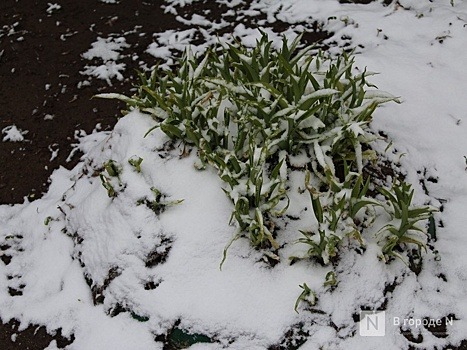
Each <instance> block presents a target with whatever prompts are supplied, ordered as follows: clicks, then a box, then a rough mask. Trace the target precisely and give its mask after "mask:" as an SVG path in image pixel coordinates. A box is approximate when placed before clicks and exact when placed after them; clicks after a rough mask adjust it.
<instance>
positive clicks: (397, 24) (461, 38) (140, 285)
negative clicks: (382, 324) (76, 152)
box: [0, 0, 467, 350]
mask: <svg viewBox="0 0 467 350" xmlns="http://www.w3.org/2000/svg"><path fill="white" fill-rule="evenodd" d="M217 1H219V2H223V3H229V2H227V1H220V0H217ZM191 2H193V1H183V0H180V1H174V0H172V1H166V3H167V11H171V12H172V13H173V12H174V11H175V12H176V11H177V10H179V9H180V6H182V5H184V3H191ZM238 3H240V1H232V2H230V5H231V6H232V7H233V8H234V7H235V6H236V4H238ZM249 11H250V12H249V13H250V15H251V16H254V15H255V14H257V13H264V14H266V18H267V20H266V21H265V22H264V23H263V26H264V27H265V28H267V27H268V24H270V23H273V22H274V21H275V19H279V20H282V21H284V22H289V23H291V24H293V23H307V22H311V21H315V20H318V21H319V22H321V23H322V25H323V29H325V30H328V31H329V32H332V33H334V34H333V36H332V37H331V38H330V39H328V40H327V41H326V43H328V44H329V45H330V51H331V52H333V53H339V52H340V50H341V46H342V45H343V44H344V43H346V42H349V41H350V42H351V45H352V47H355V54H356V65H357V66H358V67H359V68H360V69H363V68H364V67H367V68H368V70H371V71H375V72H379V73H380V74H379V75H377V76H373V77H372V78H371V82H373V83H375V84H376V85H377V86H378V87H379V88H380V89H382V90H385V91H389V92H391V93H392V94H394V95H397V96H400V98H401V100H402V104H395V103H393V104H387V105H384V106H383V107H381V108H379V109H378V110H377V111H376V113H375V116H374V122H373V123H372V128H373V129H374V130H375V131H383V132H384V133H385V134H387V135H388V137H389V139H391V140H392V141H393V145H392V149H391V150H389V151H388V155H387V156H388V158H390V159H391V160H392V161H394V162H396V163H400V168H401V171H402V172H403V173H404V174H405V175H406V176H407V180H408V181H409V182H410V183H412V184H413V186H414V188H415V189H416V202H417V203H420V204H421V203H430V204H433V205H436V206H438V207H440V206H441V207H442V211H441V212H439V213H437V214H436V215H435V217H436V221H437V223H438V227H437V232H436V234H437V241H436V242H435V243H434V248H435V249H436V250H437V251H438V254H435V253H434V250H433V249H429V250H428V253H427V254H426V255H425V256H424V260H423V268H422V271H421V273H420V274H419V275H418V276H417V275H415V274H414V273H413V272H411V271H410V270H409V268H408V267H406V266H405V265H404V264H403V263H402V262H400V261H393V262H392V263H391V264H384V263H382V262H381V261H379V260H378V258H377V255H378V253H379V250H378V249H380V248H379V247H378V246H377V245H371V244H370V245H369V246H368V247H367V250H366V251H365V253H364V254H363V255H357V254H355V252H353V251H349V252H347V253H345V254H343V255H342V256H341V261H340V262H339V265H338V267H337V270H336V273H337V278H338V280H339V284H338V286H337V288H336V289H335V290H333V291H330V290H328V289H327V288H324V287H323V280H324V276H325V275H326V273H327V272H328V271H329V268H325V267H321V266H318V265H316V264H314V263H312V262H304V261H302V262H299V263H296V264H294V265H292V266H290V265H289V263H288V256H290V255H291V254H292V253H293V251H294V249H295V246H294V245H293V244H286V248H284V249H283V250H281V252H280V254H281V262H280V263H279V264H278V265H276V266H275V267H274V268H270V267H269V265H267V264H265V263H264V262H262V254H261V252H259V251H256V250H254V249H253V248H251V247H250V245H249V243H248V242H247V241H246V240H238V241H236V242H235V243H234V244H233V245H232V247H231V249H230V250H229V253H228V257H227V260H226V262H225V264H224V266H223V269H222V271H221V270H220V269H219V263H220V261H221V259H222V251H223V249H224V247H225V245H226V244H227V243H228V242H229V241H230V239H231V238H232V236H233V235H234V233H235V227H233V226H229V225H228V222H229V217H230V214H231V211H232V204H231V202H230V201H229V199H228V198H227V196H225V194H224V193H223V191H222V189H221V188H222V183H221V180H219V178H218V176H217V175H216V174H215V172H214V171H213V170H212V169H209V168H208V169H207V170H205V171H197V170H196V169H195V168H194V167H193V163H194V162H195V159H196V157H195V155H194V154H192V155H190V156H187V157H180V156H179V152H180V150H178V149H175V150H167V149H164V144H165V142H166V141H167V137H166V136H165V135H164V134H163V133H162V132H160V131H155V132H153V133H151V134H149V135H148V136H147V137H146V138H143V135H144V134H145V133H146V131H147V130H148V129H149V128H150V127H151V126H152V125H153V121H152V120H151V118H149V117H148V116H146V115H143V114H140V113H138V112H132V113H130V114H128V115H126V116H125V117H123V118H121V119H120V121H119V122H118V123H117V125H116V127H115V129H114V130H113V131H112V132H95V133H93V134H91V135H87V136H84V137H82V138H81V139H80V145H79V147H80V148H81V150H82V151H83V152H84V156H83V158H82V161H81V163H80V164H78V165H77V166H76V167H75V168H74V169H73V170H71V171H68V170H65V169H63V168H61V169H59V170H57V171H55V172H54V174H53V175H52V178H51V180H52V181H51V185H50V189H49V191H48V193H47V194H45V195H44V196H43V197H42V198H41V199H38V200H36V201H34V202H28V201H25V203H24V204H21V205H15V206H1V207H0V246H1V247H2V249H1V251H0V254H2V255H3V257H4V259H3V261H4V262H5V261H7V262H8V264H4V263H0V317H1V318H2V319H3V320H4V321H8V320H9V319H11V318H16V319H18V320H20V321H21V323H22V325H23V326H24V327H26V326H27V325H28V324H29V323H34V324H44V325H46V326H47V327H48V329H50V330H53V329H57V328H62V334H64V335H67V336H70V335H71V334H74V336H75V341H74V342H73V343H72V344H71V345H69V346H68V347H67V349H77V350H85V349H162V347H163V345H162V342H160V341H155V337H156V336H157V335H160V334H166V333H167V332H168V331H169V330H170V329H172V328H173V327H174V326H176V327H177V328H178V329H183V330H185V331H188V332H191V333H198V334H204V335H206V336H208V337H210V338H211V339H212V340H213V343H211V344H207V343H203V344H196V345H193V346H192V347H191V349H219V348H225V349H267V348H268V347H270V346H272V345H275V344H279V343H281V342H282V341H283V339H284V337H285V334H286V333H287V332H288V331H289V330H295V331H296V332H298V330H299V329H301V331H302V332H303V333H305V334H307V335H308V338H307V340H306V341H305V342H304V344H303V345H302V346H301V347H300V349H320V348H323V349H407V348H408V345H409V344H411V343H410V342H409V341H408V340H407V339H406V338H405V337H404V336H403V335H402V334H401V331H400V326H398V325H395V323H397V320H399V321H400V322H401V325H403V324H404V320H406V322H405V327H403V328H404V330H408V329H410V330H411V332H412V334H413V335H414V337H415V338H417V336H418V335H421V336H422V337H423V342H422V344H420V345H417V344H412V345H415V346H420V348H423V349H434V348H435V347H437V348H441V347H442V346H445V345H447V344H452V345H458V344H459V343H460V342H461V341H462V340H464V339H466V338H467V257H466V255H465V251H466V249H467V235H466V229H465V228H466V227H467V216H466V215H465V210H466V209H467V168H466V167H467V164H466V159H465V158H464V156H466V155H467V137H466V135H467V100H466V91H467V70H466V68H465V67H467V2H466V1H461V0H454V1H453V2H451V3H450V1H448V0H432V1H428V0H400V1H398V2H396V3H394V4H392V5H390V6H383V5H382V3H379V2H375V3H372V4H368V5H357V4H339V3H338V2H337V0H335V1H334V0H313V1H311V0H284V1H279V0H269V1H256V2H253V4H252V5H251V9H250V10H249ZM255 11H256V12H255ZM180 20H181V21H185V22H186V21H192V22H191V23H192V24H193V30H192V31H189V32H186V31H185V32H180V33H177V32H170V33H154V37H155V43H154V44H153V45H151V46H150V47H149V48H148V52H150V53H152V54H153V55H154V56H157V57H163V58H167V59H170V57H169V55H170V54H171V53H173V51H174V50H180V49H181V48H183V47H185V46H186V45H188V44H190V42H191V41H192V40H194V38H195V37H196V35H195V31H200V32H201V33H202V34H203V35H204V38H205V44H202V45H198V46H197V48H198V49H199V50H203V49H204V48H205V46H206V43H209V42H214V41H215V40H217V39H216V38H215V37H213V36H212V35H213V34H212V32H210V31H209V30H207V29H203V28H211V27H212V24H211V25H210V24H209V23H206V22H205V21H204V20H203V18H202V16H201V14H200V15H199V16H193V17H192V18H191V19H186V18H181V19H180ZM300 29H303V27H301V25H300V26H298V27H294V26H292V25H291V29H290V30H288V31H287V33H286V34H287V35H288V36H290V37H293V36H294V30H296V31H299V30H300ZM266 32H268V33H269V35H270V36H271V38H277V39H279V36H277V35H275V34H274V33H273V31H272V30H270V29H266ZM235 34H236V35H237V36H239V37H241V38H242V40H243V41H244V42H245V43H246V44H247V45H252V44H253V43H254V38H255V37H259V35H260V33H259V31H257V30H256V28H247V27H246V26H245V25H243V24H242V25H238V26H237V27H235ZM348 38H351V39H350V40H349V39H348ZM224 39H225V40H227V39H228V38H227V36H225V37H224ZM221 40H222V39H221ZM121 50H125V51H129V50H131V48H129V47H128V45H127V44H126V43H125V40H124V39H123V38H122V39H109V38H108V39H99V40H98V41H97V42H96V44H95V45H93V46H92V47H91V48H90V49H89V51H87V52H85V53H83V57H85V58H88V59H92V58H96V57H100V58H101V59H102V60H103V64H104V66H103V67H107V66H109V64H116V65H118V64H117V63H116V61H117V60H118V58H119V55H120V51H121ZM109 67H110V66H109ZM94 68H95V69H94ZM94 68H93V70H92V72H91V71H89V72H90V74H92V75H95V76H98V77H101V78H104V79H108V81H109V82H110V80H111V79H112V78H113V77H112V76H111V75H107V76H105V74H101V73H102V72H103V71H104V70H99V71H98V70H97V67H94ZM89 69H91V67H89ZM121 69H124V67H121ZM114 73H115V76H116V77H117V78H118V76H119V75H118V74H125V73H121V72H120V70H119V69H118V70H117V71H115V72H114ZM13 131H14V130H13V127H12V128H11V129H9V130H4V131H3V133H4V134H6V136H5V138H9V139H10V140H12V141H13V139H14V138H15V140H17V141H20V140H19V138H18V137H19V136H21V137H23V136H22V135H23V134H24V132H21V131H19V130H18V132H17V133H16V134H17V136H18V137H16V136H15V137H13V136H14V135H13V134H12V132H13ZM16 134H15V135H16ZM5 138H4V140H5ZM375 147H376V148H378V147H379V148H380V151H383V150H384V148H385V147H386V145H385V144H384V145H383V144H382V143H381V145H379V144H376V146H375ZM134 156H137V157H141V158H142V159H143V162H142V163H141V172H137V171H135V168H134V167H133V166H132V165H130V164H129V163H128V159H129V158H131V157H134ZM109 159H113V160H114V161H115V162H117V163H118V164H120V165H121V166H122V172H121V176H120V182H121V186H122V187H123V186H124V187H125V190H124V191H122V192H121V193H120V195H119V196H118V197H116V198H114V199H112V198H109V196H108V195H107V192H106V190H105V188H104V187H103V186H102V184H101V179H100V178H99V177H98V176H96V173H98V172H100V171H101V170H102V165H103V164H104V163H105V162H106V161H108V160H109ZM152 187H155V188H157V189H159V190H160V191H161V192H162V193H164V194H166V195H167V200H179V199H183V202H182V203H180V204H177V205H174V206H170V207H168V208H167V209H166V210H165V211H164V212H162V213H160V214H158V215H155V213H154V212H153V211H152V210H151V209H150V208H148V206H146V205H144V204H139V205H138V203H139V202H140V200H143V201H144V200H148V201H151V200H153V199H154V193H153V191H151V188H152ZM424 188H425V189H426V190H424ZM291 192H293V193H294V194H293V198H292V199H293V200H294V201H295V203H299V204H296V205H295V210H298V209H297V208H303V207H306V206H308V207H310V206H311V205H310V203H309V197H308V196H307V195H305V194H303V195H300V194H299V193H298V191H297V190H296V189H295V192H294V189H293V188H292V190H291ZM309 209H310V211H311V208H309ZM291 210H294V206H292V208H291ZM311 220H312V218H311V215H309V216H308V217H304V218H303V220H299V221H290V222H289V223H288V226H287V228H286V230H287V237H288V238H287V242H282V243H291V242H292V241H293V240H294V239H296V238H297V237H298V230H299V229H303V228H304V227H306V226H307V225H309V224H310V221H311ZM368 234H369V233H368ZM7 256H8V257H11V259H10V258H7ZM10 260H11V261H10ZM86 279H88V282H89V283H92V288H90V286H89V285H88V283H87V281H86ZM303 283H306V284H307V285H308V286H309V287H310V288H311V289H313V290H314V291H315V292H316V293H317V296H318V302H317V304H316V306H315V307H314V309H313V310H306V309H305V308H304V305H301V306H300V307H299V309H298V311H300V312H299V313H296V312H295V311H294V304H295V301H296V299H297V297H298V296H299V294H300V292H301V289H300V288H298V286H299V285H301V284H303ZM389 285H391V286H392V288H387V287H388V286H389ZM385 287H386V288H385ZM12 291H14V292H15V293H11V292H12ZM11 294H17V295H14V296H12V295H11ZM18 294H21V295H18ZM100 294H102V295H100ZM96 301H97V303H96ZM95 304H97V305H95ZM362 309H365V310H367V309H384V310H385V312H386V315H385V321H386V328H385V333H386V335H385V336H381V337H364V336H361V335H360V334H359V324H358V322H357V321H358V319H357V320H356V319H355V315H357V316H358V313H359V311H360V310H362ZM118 311H123V312H118ZM446 316H449V317H448V318H449V319H451V318H454V320H453V321H452V324H451V323H448V325H447V332H448V336H447V337H446V338H444V337H440V336H439V334H433V333H432V332H430V331H429V330H428V329H427V328H426V327H423V326H422V325H420V324H419V323H423V322H425V323H426V322H429V321H430V320H431V321H432V322H433V323H434V322H445V320H444V319H443V320H441V319H442V318H443V317H446ZM427 320H428V321H427ZM438 320H440V321H438ZM395 321H396V322H395ZM436 335H438V336H436ZM54 348H56V345H55V343H54V342H52V343H51V345H50V346H49V348H48V349H54Z"/></svg>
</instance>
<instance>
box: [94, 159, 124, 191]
mask: <svg viewBox="0 0 467 350" xmlns="http://www.w3.org/2000/svg"><path fill="white" fill-rule="evenodd" d="M104 169H105V171H107V174H108V175H109V176H110V177H107V176H106V175H104V174H100V175H99V177H100V179H101V183H102V186H103V187H104V188H105V189H106V190H107V195H108V196H109V197H110V198H115V197H117V191H116V190H115V187H116V186H117V185H118V186H120V185H121V182H120V173H121V167H120V166H119V165H118V164H117V163H116V162H115V161H114V160H112V159H109V160H108V161H107V162H105V163H104ZM111 178H116V179H117V180H118V184H112V179H111Z"/></svg>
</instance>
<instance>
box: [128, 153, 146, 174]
mask: <svg viewBox="0 0 467 350" xmlns="http://www.w3.org/2000/svg"><path fill="white" fill-rule="evenodd" d="M142 162H143V158H141V157H138V156H132V157H130V158H129V159H128V163H129V164H130V165H131V166H133V167H134V168H135V170H136V172H138V173H140V172H141V163H142Z"/></svg>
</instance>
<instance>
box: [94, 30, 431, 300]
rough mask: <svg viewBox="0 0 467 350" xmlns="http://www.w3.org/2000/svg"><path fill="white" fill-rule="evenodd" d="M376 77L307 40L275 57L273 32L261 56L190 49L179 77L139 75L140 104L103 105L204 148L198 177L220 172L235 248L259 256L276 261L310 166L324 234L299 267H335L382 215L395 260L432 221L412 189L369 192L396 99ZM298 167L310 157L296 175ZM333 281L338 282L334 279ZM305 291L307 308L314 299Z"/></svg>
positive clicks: (384, 241) (310, 234) (233, 46)
mask: <svg viewBox="0 0 467 350" xmlns="http://www.w3.org/2000/svg"><path fill="white" fill-rule="evenodd" d="M371 75H372V73H370V72H367V71H366V70H364V71H357V70H356V69H355V68H354V59H353V57H352V55H351V54H347V53H345V52H343V53H342V54H341V55H339V56H338V57H331V56H330V55H329V54H327V53H325V52H322V51H320V50H317V49H315V48H314V47H313V46H307V47H304V48H300V37H297V38H296V39H295V40H294V41H293V42H291V43H289V42H288V41H287V39H286V38H285V37H284V38H283V40H282V46H281V47H280V48H275V47H274V46H273V43H272V42H271V41H270V40H269V39H268V37H267V35H266V34H263V35H262V37H261V38H260V39H259V40H258V41H257V43H256V47H255V48H253V49H250V48H247V47H245V46H243V45H242V44H240V43H238V42H235V43H219V44H218V45H216V46H214V47H211V48H210V49H208V50H207V51H206V52H205V54H204V55H203V56H202V57H197V56H194V55H193V54H192V53H191V51H190V49H187V50H186V52H185V54H184V55H183V56H182V57H181V59H180V60H179V62H178V65H177V66H176V67H175V68H174V69H173V70H163V69H160V68H158V67H156V68H155V69H154V70H153V71H152V72H151V74H150V75H149V76H148V75H145V74H140V80H141V82H140V85H139V86H138V90H137V93H136V94H135V95H134V96H131V97H127V96H123V95H120V94H102V95H99V97H103V98H116V99H120V100H122V101H124V102H125V103H126V104H127V108H128V110H127V111H131V110H132V109H139V110H140V111H141V112H143V113H146V114H148V115H150V116H151V117H152V118H153V120H154V121H155V125H154V127H153V128H152V129H150V130H149V131H148V133H150V132H151V131H153V130H154V129H157V128H158V129H160V130H161V131H162V132H164V133H165V134H166V135H167V136H169V137H170V138H171V139H172V140H177V141H182V142H183V143H184V146H185V147H192V148H193V149H196V150H197V153H198V156H199V159H200V161H201V166H200V168H204V167H206V166H211V167H213V168H214V169H216V170H217V172H218V174H219V177H220V178H221V179H222V180H223V181H224V187H223V190H224V192H225V193H226V195H227V196H228V197H229V198H230V199H231V201H232V204H233V211H232V217H231V221H232V222H235V224H236V226H237V227H238V230H237V234H236V235H235V236H234V237H233V239H232V241H231V242H230V243H229V244H227V248H228V247H229V245H230V244H231V243H232V242H233V241H235V240H236V239H238V238H240V237H247V238H248V239H249V240H250V242H251V244H252V245H253V246H254V247H257V248H260V249H264V250H265V251H266V252H268V253H269V254H274V253H275V252H277V250H278V249H279V248H280V247H279V244H278V242H277V237H278V235H281V234H285V232H279V231H280V230H279V229H278V227H279V225H278V221H277V220H278V218H279V217H280V216H282V215H284V214H285V213H286V211H287V209H288V206H289V198H288V192H287V191H288V176H289V174H290V172H291V171H305V170H304V169H306V184H305V186H306V190H307V191H308V192H309V193H310V198H311V204H312V208H313V211H314V216H315V218H316V221H317V227H316V228H311V229H310V230H303V231H302V234H303V238H301V239H299V241H298V242H299V243H301V244H306V245H308V246H309V249H308V251H307V254H306V255H305V256H300V257H293V259H294V260H296V259H303V258H307V259H309V258H311V259H315V260H317V261H318V262H319V263H321V264H323V265H326V264H328V263H330V262H331V261H332V260H333V259H336V258H337V256H338V251H339V247H340V242H341V241H342V240H343V238H344V237H349V238H351V239H354V240H355V242H357V244H359V245H363V244H364V239H363V235H362V231H363V229H364V228H365V227H367V226H369V225H371V223H372V221H373V219H374V217H375V215H376V212H377V210H376V209H375V208H379V209H378V210H385V211H386V212H387V213H388V215H390V217H391V218H392V219H393V221H392V222H391V223H388V224H387V225H386V226H384V227H383V228H382V229H381V230H380V233H379V237H380V241H381V245H382V254H383V256H386V257H389V256H398V254H396V253H395V251H396V250H397V249H399V248H401V247H402V246H404V245H407V244H409V245H410V244H415V245H416V246H423V240H422V238H420V237H418V236H415V235H413V233H414V231H418V232H420V230H421V231H423V229H422V228H419V227H416V223H417V222H420V221H423V220H425V219H426V218H428V217H429V215H430V214H431V212H432V208H429V207H423V208H421V207H413V206H412V204H411V201H412V196H413V190H411V189H410V186H409V185H407V184H404V183H398V184H395V185H394V186H393V188H392V189H389V190H388V189H380V191H381V193H382V195H383V196H384V198H385V199H386V200H381V199H379V200H378V199H375V198H373V197H372V196H369V195H368V193H369V188H370V187H372V193H375V192H377V190H378V189H377V188H375V184H374V181H372V180H373V179H371V178H370V177H369V176H368V175H364V171H363V169H364V167H365V165H366V164H367V163H368V162H371V161H374V160H375V159H376V158H377V155H376V152H374V151H373V150H372V149H371V142H372V141H373V140H375V138H376V137H375V135H374V134H373V133H372V132H371V130H370V129H369V123H370V122H371V120H372V115H373V112H374V111H375V110H376V108H377V107H378V106H379V105H381V104H383V103H386V102H394V101H395V102H397V99H396V98H395V97H394V96H392V95H390V94H387V93H384V92H381V91H379V90H377V89H376V87H375V86H374V85H372V84H370V83H369V82H368V81H367V78H368V77H369V76H371ZM292 158H293V159H305V160H304V161H302V162H301V163H300V164H298V165H297V164H296V162H294V167H292V166H291V164H290V160H291V159H292ZM134 166H135V168H137V169H138V167H137V165H134ZM297 168H301V169H303V170H297ZM227 248H226V249H227ZM396 248H397V249H396ZM225 252H226V251H224V259H225ZM223 261H224V260H223ZM331 277H332V278H331ZM327 284H328V285H335V284H336V281H335V275H334V274H331V275H330V278H329V281H327ZM305 287H306V285H305V284H304V285H303V286H302V288H303V289H304V292H303V293H305V294H306V295H304V294H303V293H302V298H301V299H304V298H305V296H309V295H311V291H310V292H308V291H307V289H306V288H305Z"/></svg>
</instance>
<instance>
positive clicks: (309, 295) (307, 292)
mask: <svg viewBox="0 0 467 350" xmlns="http://www.w3.org/2000/svg"><path fill="white" fill-rule="evenodd" d="M299 287H300V288H301V289H303V291H302V292H301V293H300V295H299V296H298V298H297V300H296V301H295V307H294V310H295V312H296V313H298V306H299V305H300V303H301V302H305V303H307V304H308V305H310V306H314V305H316V302H317V297H316V293H315V292H314V291H313V290H312V289H310V287H308V286H307V284H306V283H303V284H302V285H300V286H299Z"/></svg>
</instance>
